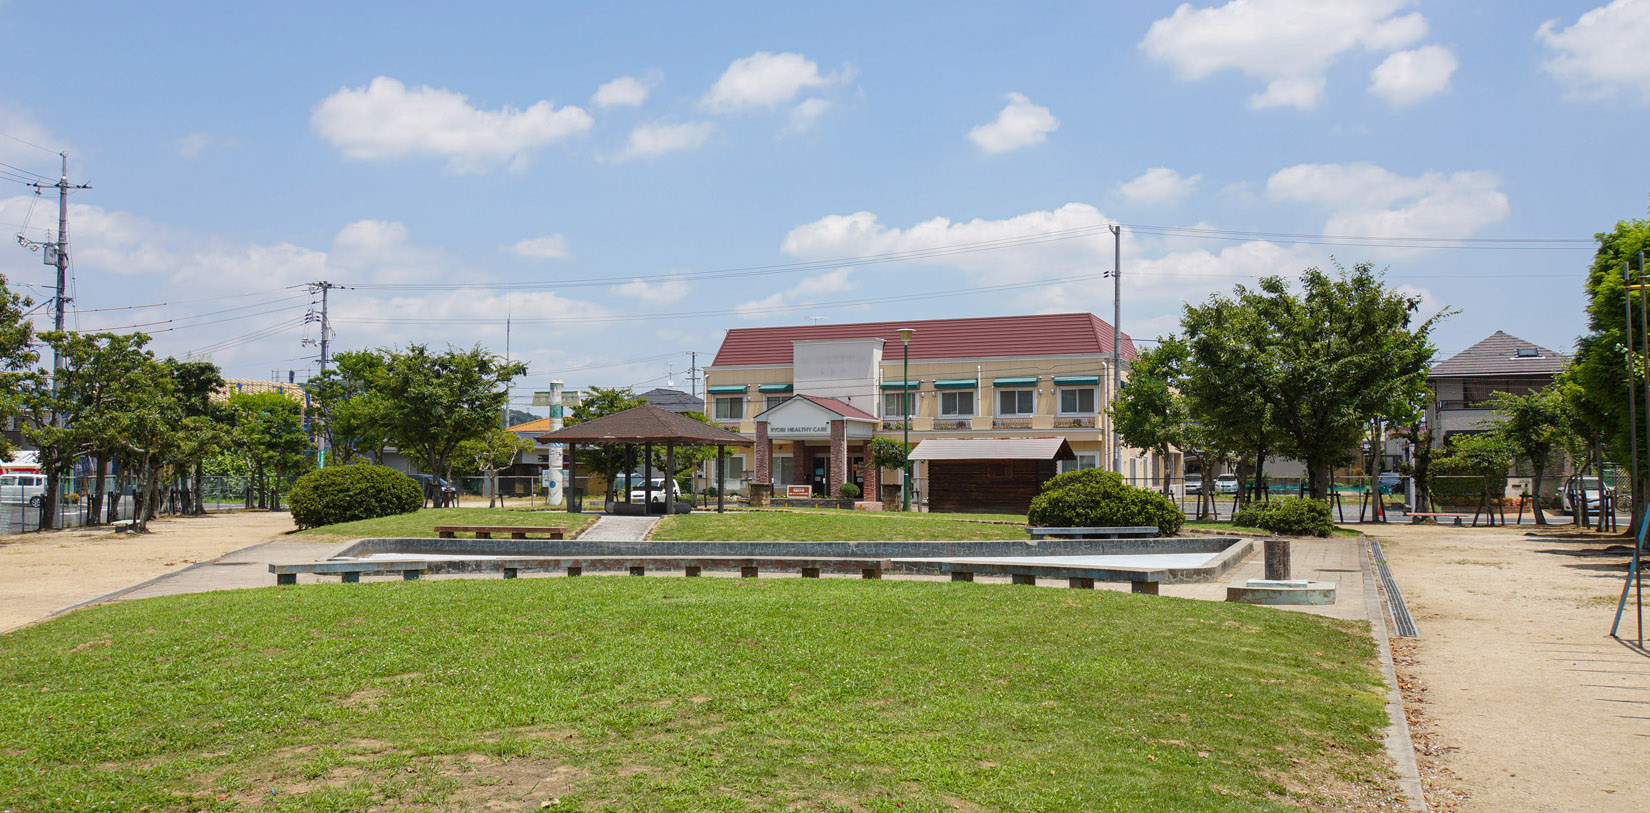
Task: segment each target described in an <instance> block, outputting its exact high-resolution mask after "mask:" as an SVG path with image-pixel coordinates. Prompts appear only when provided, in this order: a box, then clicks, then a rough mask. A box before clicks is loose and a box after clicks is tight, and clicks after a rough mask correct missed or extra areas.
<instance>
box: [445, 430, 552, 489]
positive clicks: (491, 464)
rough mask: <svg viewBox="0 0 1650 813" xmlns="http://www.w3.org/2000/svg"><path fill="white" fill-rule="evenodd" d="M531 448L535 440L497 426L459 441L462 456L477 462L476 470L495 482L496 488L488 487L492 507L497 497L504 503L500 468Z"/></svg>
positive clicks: (460, 455)
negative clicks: (500, 492) (501, 491)
mask: <svg viewBox="0 0 1650 813" xmlns="http://www.w3.org/2000/svg"><path fill="white" fill-rule="evenodd" d="M531 451H533V442H532V441H530V440H525V439H523V438H520V437H517V436H516V433H514V432H511V431H508V430H505V429H500V428H497V427H494V428H493V429H492V430H491V431H488V432H487V433H485V434H483V435H480V436H478V437H473V438H470V439H469V440H466V441H464V442H463V443H461V444H459V446H458V457H459V458H460V459H461V460H463V461H465V463H467V464H470V465H473V466H474V469H473V471H476V472H477V473H480V474H482V475H484V476H486V477H487V479H488V482H489V483H490V484H491V485H492V488H490V489H488V492H489V493H488V495H487V507H488V508H492V507H493V503H494V501H495V500H496V501H497V502H498V504H499V505H500V506H502V505H503V504H504V497H503V495H501V494H499V492H498V470H499V469H501V468H503V467H505V466H508V465H510V464H511V463H514V462H515V461H516V456H517V455H520V454H522V453H523V452H531Z"/></svg>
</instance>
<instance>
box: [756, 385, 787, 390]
mask: <svg viewBox="0 0 1650 813" xmlns="http://www.w3.org/2000/svg"><path fill="white" fill-rule="evenodd" d="M756 390H757V392H790V391H791V385H790V384H763V385H761V386H759V387H757V388H756Z"/></svg>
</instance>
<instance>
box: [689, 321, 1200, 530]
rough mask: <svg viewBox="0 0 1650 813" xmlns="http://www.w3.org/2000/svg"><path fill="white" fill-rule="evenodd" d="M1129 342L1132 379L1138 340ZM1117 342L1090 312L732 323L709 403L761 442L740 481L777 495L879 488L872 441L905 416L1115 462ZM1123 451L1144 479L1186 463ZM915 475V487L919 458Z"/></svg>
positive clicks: (710, 370)
mask: <svg viewBox="0 0 1650 813" xmlns="http://www.w3.org/2000/svg"><path fill="white" fill-rule="evenodd" d="M902 329H908V330H910V331H911V339H910V344H909V358H910V368H909V373H907V372H906V370H905V359H906V350H907V347H906V345H905V343H904V342H903V341H902V340H901V335H900V332H901V330H902ZM1120 339H1121V355H1122V357H1123V371H1122V372H1123V374H1124V376H1125V377H1126V376H1127V373H1128V369H1129V363H1130V362H1131V361H1132V360H1133V359H1134V354H1135V348H1134V343H1133V342H1132V341H1131V340H1130V339H1129V337H1128V336H1127V335H1124V336H1122V337H1120ZM1112 342H1113V335H1112V326H1111V325H1109V324H1107V323H1106V322H1105V321H1103V320H1101V319H1100V318H1099V317H1097V316H1095V315H1093V314H1089V313H1064V314H1044V315H1035V316H995V317H982V318H975V319H932V320H910V321H900V322H870V323H862V324H847V325H805V326H791V327H765V328H735V329H732V330H729V331H728V332H727V336H726V337H725V338H724V339H723V341H722V346H721V348H720V349H719V350H718V351H717V354H716V358H715V361H713V362H712V363H711V365H710V366H708V367H706V368H705V382H706V396H705V407H706V409H705V411H706V413H707V414H709V415H710V417H711V419H712V420H714V421H715V422H716V423H717V424H718V425H720V426H722V427H724V428H726V429H729V430H732V431H735V432H739V433H741V434H745V435H750V436H752V437H753V438H755V440H756V441H757V443H756V448H755V450H754V451H753V452H751V453H749V455H750V457H751V459H749V460H747V459H745V458H746V455H743V454H742V455H737V456H735V457H734V458H732V460H730V462H729V465H728V467H727V470H726V472H725V476H726V478H727V480H728V482H730V483H732V484H734V485H733V486H732V487H734V488H742V487H744V485H745V484H746V483H747V482H757V483H761V482H771V483H772V484H773V488H774V493H775V494H783V493H784V489H785V487H786V486H790V485H807V486H812V487H813V490H814V491H816V492H818V493H824V494H835V493H836V489H837V486H839V485H840V484H841V483H843V482H852V483H855V484H856V485H859V486H860V487H861V489H862V492H863V493H864V494H865V495H866V496H867V498H871V499H875V497H874V496H873V495H874V494H876V485H877V482H878V481H879V480H880V479H881V477H880V475H881V474H882V473H880V472H874V471H869V470H868V469H869V467H868V466H866V465H865V460H866V456H867V455H866V451H867V447H868V444H869V443H870V441H871V439H872V438H874V437H892V438H903V437H904V435H905V430H906V428H907V426H909V430H910V438H911V442H912V443H913V444H915V443H917V442H919V441H921V440H924V439H926V438H935V437H954V438H1033V437H1061V438H1064V439H1066V441H1067V442H1068V443H1069V444H1070V446H1071V448H1072V450H1073V451H1075V452H1076V453H1077V459H1076V460H1075V461H1066V462H1062V464H1061V470H1062V471H1065V470H1070V469H1074V468H1095V467H1107V468H1109V467H1110V465H1111V456H1112V451H1113V450H1112V443H1113V439H1112V433H1111V431H1110V424H1109V420H1108V418H1107V417H1106V414H1105V412H1106V406H1107V404H1108V403H1110V399H1111V381H1112V371H1113V365H1114V364H1115V363H1116V361H1115V359H1114V358H1113V356H1112ZM1122 452H1123V464H1122V465H1123V474H1124V476H1125V477H1127V478H1129V479H1130V480H1131V481H1133V482H1136V483H1139V484H1142V485H1145V484H1147V483H1149V482H1151V481H1153V480H1157V479H1158V478H1161V477H1163V476H1172V475H1173V474H1174V473H1175V469H1177V468H1178V465H1177V461H1163V460H1157V459H1155V456H1152V455H1145V454H1143V453H1140V452H1138V451H1137V450H1133V449H1123V450H1122ZM887 475H888V476H889V477H891V478H897V472H887ZM915 477H916V484H915V485H916V490H917V491H918V492H919V493H920V492H921V491H922V482H923V477H924V472H923V471H922V469H921V464H919V467H918V470H917V471H916V473H915ZM893 481H894V480H890V482H893ZM1159 482H1160V480H1159Z"/></svg>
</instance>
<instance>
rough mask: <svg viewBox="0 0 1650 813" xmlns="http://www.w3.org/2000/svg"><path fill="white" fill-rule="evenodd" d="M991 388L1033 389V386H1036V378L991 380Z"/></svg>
mask: <svg viewBox="0 0 1650 813" xmlns="http://www.w3.org/2000/svg"><path fill="white" fill-rule="evenodd" d="M991 386H993V387H1035V386H1037V377H1036V376H1031V377H1030V378H993V379H991Z"/></svg>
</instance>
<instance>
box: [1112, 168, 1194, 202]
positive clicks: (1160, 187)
mask: <svg viewBox="0 0 1650 813" xmlns="http://www.w3.org/2000/svg"><path fill="white" fill-rule="evenodd" d="M1202 179H1203V176H1202V175H1193V176H1192V177H1190V178H1186V177H1182V176H1181V174H1180V173H1178V172H1175V171H1174V170H1172V169H1169V168H1168V167H1153V168H1151V169H1148V170H1146V171H1145V173H1144V174H1142V175H1141V176H1140V177H1138V178H1135V179H1134V180H1132V181H1128V182H1126V183H1123V184H1119V185H1118V187H1117V191H1118V192H1120V193H1122V195H1123V197H1124V198H1126V199H1128V201H1129V202H1130V203H1134V204H1138V205H1141V206H1160V205H1162V204H1165V203H1174V202H1176V201H1179V200H1180V199H1182V198H1184V197H1186V196H1187V195H1190V194H1192V192H1193V191H1194V190H1195V189H1197V182H1198V181H1200V180H1202Z"/></svg>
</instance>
